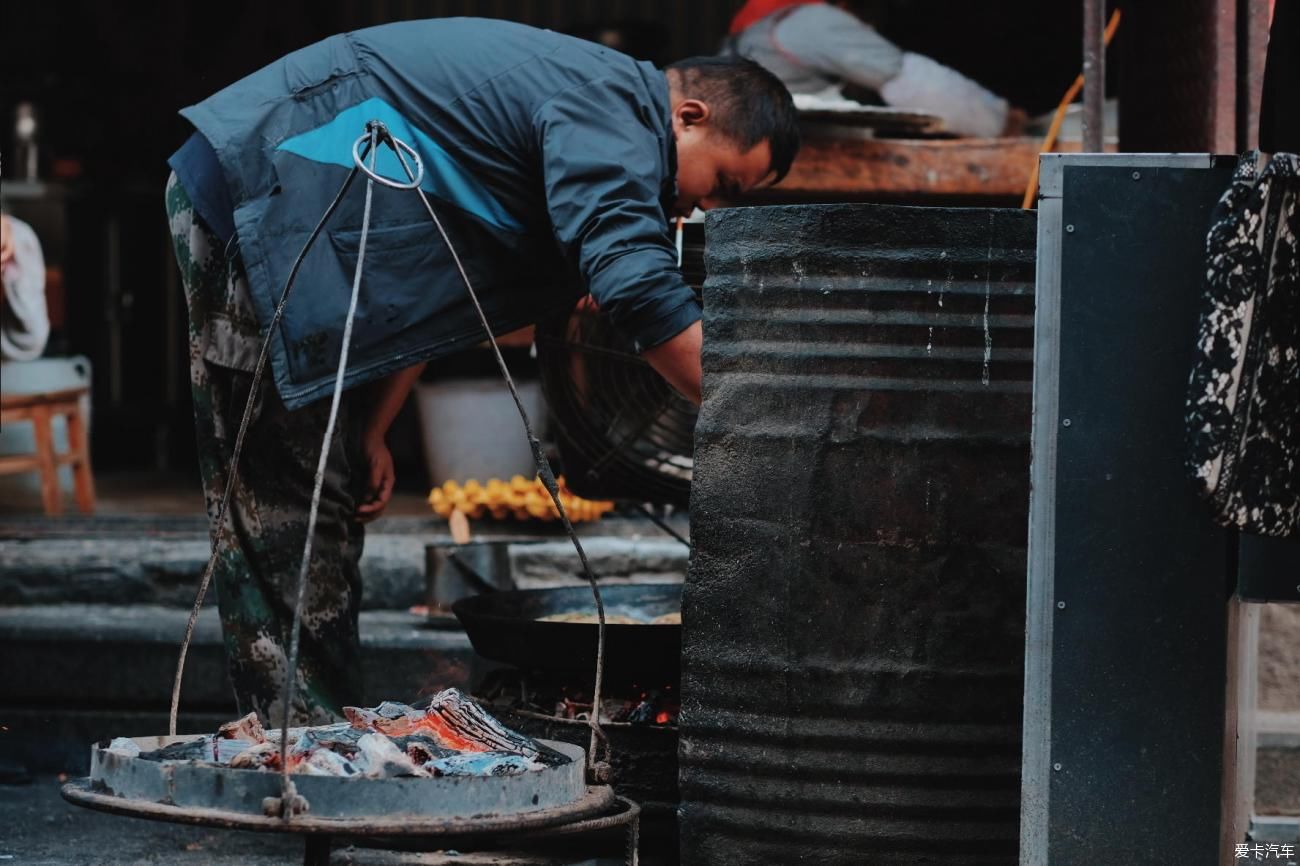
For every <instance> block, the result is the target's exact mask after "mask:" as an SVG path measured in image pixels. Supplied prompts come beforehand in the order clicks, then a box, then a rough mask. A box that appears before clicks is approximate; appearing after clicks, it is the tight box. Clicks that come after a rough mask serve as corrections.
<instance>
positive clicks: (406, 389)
mask: <svg viewBox="0 0 1300 866" xmlns="http://www.w3.org/2000/svg"><path fill="white" fill-rule="evenodd" d="M424 367H425V365H424V364H416V365H415V366H414V367H407V368H406V369H404V370H398V371H397V372H396V373H394V374H393V375H391V376H389V377H388V378H386V379H381V380H380V381H379V382H377V383H376V384H375V386H374V394H375V403H374V407H373V408H372V409H371V411H370V417H369V418H367V419H366V426H365V435H366V436H367V437H378V438H380V439H382V438H383V437H384V436H385V435H386V434H387V433H388V428H389V427H391V426H392V425H393V419H394V418H396V417H397V413H398V412H400V411H401V410H402V404H403V403H405V402H406V395H407V394H409V393H411V387H412V386H413V385H414V384H415V382H416V380H417V379H419V378H420V374H421V373H423V372H424Z"/></svg>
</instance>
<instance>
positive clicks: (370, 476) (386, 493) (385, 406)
mask: <svg viewBox="0 0 1300 866" xmlns="http://www.w3.org/2000/svg"><path fill="white" fill-rule="evenodd" d="M424 366H425V365H424V364H416V365H415V366H414V367H407V368H406V369H405V370H399V371H398V372H396V373H394V374H393V375H391V376H389V377H388V378H386V379H381V380H380V381H379V382H378V383H377V384H376V386H375V389H374V393H375V403H374V406H373V407H372V408H371V410H370V414H369V416H368V417H367V418H366V426H365V427H364V429H363V430H362V433H361V450H362V455H363V456H364V458H365V461H366V495H365V498H364V499H363V500H362V501H361V504H360V505H358V506H357V519H358V520H360V521H361V522H363V523H366V522H368V521H371V520H374V519H375V518H376V517H378V516H379V515H380V514H382V513H383V512H384V508H385V507H387V505H388V500H389V499H391V498H392V496H393V481H394V480H395V477H396V476H395V473H394V472H393V455H392V454H391V453H389V451H388V443H387V442H386V441H385V437H386V436H387V435H388V428H389V427H391V426H392V425H393V419H394V418H396V417H397V413H398V412H400V411H401V409H402V404H403V403H405V402H406V395H407V394H409V393H411V386H413V385H414V384H415V381H416V380H417V379H419V378H420V374H421V373H422V372H424Z"/></svg>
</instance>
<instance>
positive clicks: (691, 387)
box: [641, 322, 704, 406]
mask: <svg viewBox="0 0 1300 866" xmlns="http://www.w3.org/2000/svg"><path fill="white" fill-rule="evenodd" d="M703 346H704V326H703V325H702V324H700V323H699V322H696V323H695V324H693V325H691V326H690V327H689V328H687V329H686V330H685V331H682V332H681V333H680V334H678V335H677V336H676V337H673V338H672V339H671V340H668V341H667V342H665V343H660V344H659V345H658V346H655V347H654V348H653V349H646V350H645V351H644V352H642V353H641V357H642V358H645V359H646V361H647V362H648V363H649V364H650V366H651V367H654V369H655V372H657V373H658V374H659V375H660V376H663V377H664V379H666V380H667V381H668V384H669V385H672V386H673V387H674V388H676V389H677V390H678V391H679V392H680V393H681V395H682V396H683V397H685V398H686V399H687V400H690V401H691V402H692V403H694V404H695V405H696V406H698V405H700V401H701V400H702V399H703V395H702V385H701V381H700V380H701V379H702V378H703V370H702V369H701V367H700V349H701V348H703Z"/></svg>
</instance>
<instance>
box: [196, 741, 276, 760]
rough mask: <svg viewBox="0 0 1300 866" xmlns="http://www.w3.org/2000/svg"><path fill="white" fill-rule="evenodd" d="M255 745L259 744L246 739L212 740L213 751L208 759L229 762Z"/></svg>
mask: <svg viewBox="0 0 1300 866" xmlns="http://www.w3.org/2000/svg"><path fill="white" fill-rule="evenodd" d="M257 745H260V744H259V743H250V742H249V741H248V740H213V741H212V752H213V753H212V754H211V755H209V756H208V760H213V761H216V762H217V763H218V764H229V763H230V762H231V761H233V760H234V759H235V758H236V757H237V756H238V755H242V754H243V753H244V752H246V751H248V750H249V749H251V748H252V747H253V746H257ZM277 748H278V747H277Z"/></svg>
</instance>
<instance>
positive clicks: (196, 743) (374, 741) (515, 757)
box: [109, 689, 570, 778]
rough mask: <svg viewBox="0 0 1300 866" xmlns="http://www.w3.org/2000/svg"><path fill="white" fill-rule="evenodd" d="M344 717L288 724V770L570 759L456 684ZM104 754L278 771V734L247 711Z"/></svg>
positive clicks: (425, 769) (492, 765)
mask: <svg viewBox="0 0 1300 866" xmlns="http://www.w3.org/2000/svg"><path fill="white" fill-rule="evenodd" d="M343 712H344V714H345V715H346V716H347V718H348V721H346V722H340V723H338V724H334V725H322V726H319V727H313V728H291V729H290V730H289V748H288V750H287V754H286V762H287V763H288V765H289V772H291V773H306V774H309V775H317V776H360V777H368V778H386V777H390V776H509V775H515V774H518V773H526V772H529V771H532V770H540V769H543V768H544V767H547V766H556V765H558V764H564V763H568V762H569V760H570V759H569V758H568V757H566V756H564V755H562V754H560V753H559V752H556V751H554V750H552V749H550V748H547V747H546V746H544V745H542V744H541V743H538V742H537V741H536V740H533V739H530V738H529V737H525V736H523V735H522V734H519V733H517V732H515V731H512V730H510V729H509V728H507V727H505V726H504V725H502V724H501V723H500V722H498V721H497V720H496V719H494V718H492V716H490V715H488V713H487V712H486V711H485V710H484V709H483V708H482V707H480V706H478V704H476V703H474V702H473V701H472V700H470V699H469V698H467V697H465V696H464V695H463V694H461V693H460V692H459V691H457V690H456V689H446V690H445V691H442V692H439V693H438V694H437V695H434V697H433V699H432V700H431V701H430V702H429V705H428V707H426V708H425V709H416V708H415V707H411V706H408V705H406V704H400V703H396V702H393V701H385V702H384V703H382V704H380V705H379V706H377V707H374V708H372V709H363V708H360V707H345V708H344V710H343ZM109 750H110V751H117V752H123V753H127V754H131V755H139V757H141V758H144V759H146V760H157V761H204V762H213V763H218V764H225V765H227V766H230V767H233V768H237V769H238V768H243V769H250V770H266V771H274V772H278V771H279V770H280V731H279V730H278V729H273V730H271V731H265V730H263V728H262V726H261V724H259V723H258V720H257V716H256V715H254V714H252V713H250V714H249V715H247V716H245V717H244V718H242V719H238V720H236V721H233V722H228V723H227V724H224V725H222V726H221V728H220V729H219V730H218V731H217V733H216V734H214V735H212V736H206V737H199V738H197V739H194V740H187V741H183V742H179V743H173V744H171V745H169V746H166V747H164V748H161V749H157V750H155V751H153V752H144V753H140V751H139V747H138V746H136V745H135V743H134V742H132V741H131V740H128V739H125V738H118V739H116V740H114V741H113V742H112V743H110V744H109Z"/></svg>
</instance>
